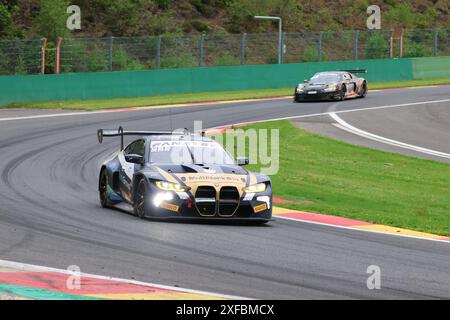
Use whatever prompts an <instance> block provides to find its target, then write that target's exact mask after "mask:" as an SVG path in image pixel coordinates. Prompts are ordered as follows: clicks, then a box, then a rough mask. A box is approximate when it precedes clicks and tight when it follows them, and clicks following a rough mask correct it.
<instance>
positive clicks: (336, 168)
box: [248, 121, 450, 236]
mask: <svg viewBox="0 0 450 320" xmlns="http://www.w3.org/2000/svg"><path fill="white" fill-rule="evenodd" d="M248 128H268V129H280V168H279V172H278V174H276V175H274V176H272V177H271V178H272V181H273V186H274V194H275V195H276V196H279V197H282V198H284V199H286V200H289V201H291V203H290V204H283V205H280V206H283V207H286V208H292V209H297V210H305V211H310V212H317V213H326V214H333V215H338V216H343V217H348V218H354V219H360V220H364V221H369V222H374V223H380V224H385V225H390V226H395V227H403V228H409V229H413V230H417V231H423V232H430V233H435V234H440V235H445V236H450V165H449V164H445V163H439V162H435V161H431V160H423V159H419V158H414V157H407V156H403V155H400V154H394V153H387V152H382V151H378V150H374V149H370V148H364V147H359V146H355V145H351V144H348V143H344V142H340V141H337V140H334V139H330V138H326V137H322V136H319V135H316V134H312V133H309V132H306V131H304V130H301V129H298V128H296V127H294V126H293V125H292V124H291V123H290V122H288V121H277V122H268V123H260V124H255V125H252V126H249V127H248ZM249 169H250V170H258V166H257V165H252V166H249Z"/></svg>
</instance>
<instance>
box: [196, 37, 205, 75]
mask: <svg viewBox="0 0 450 320" xmlns="http://www.w3.org/2000/svg"><path fill="white" fill-rule="evenodd" d="M204 58H205V34H204V33H202V36H201V37H200V57H199V59H198V66H199V67H203V64H204Z"/></svg>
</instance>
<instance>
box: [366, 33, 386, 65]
mask: <svg viewBox="0 0 450 320" xmlns="http://www.w3.org/2000/svg"><path fill="white" fill-rule="evenodd" d="M388 48H389V46H388V42H387V40H386V39H385V38H384V37H383V34H382V33H380V32H374V33H373V34H372V35H371V36H370V37H369V39H368V40H367V44H366V58H367V59H383V58H386V57H387V54H388Z"/></svg>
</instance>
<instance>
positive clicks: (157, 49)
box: [156, 35, 162, 69]
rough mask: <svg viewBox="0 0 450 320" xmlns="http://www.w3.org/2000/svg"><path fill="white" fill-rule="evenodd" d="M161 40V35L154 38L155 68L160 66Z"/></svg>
mask: <svg viewBox="0 0 450 320" xmlns="http://www.w3.org/2000/svg"><path fill="white" fill-rule="evenodd" d="M161 40H162V36H161V35H159V36H158V37H157V38H156V69H160V68H161Z"/></svg>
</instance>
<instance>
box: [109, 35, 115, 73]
mask: <svg viewBox="0 0 450 320" xmlns="http://www.w3.org/2000/svg"><path fill="white" fill-rule="evenodd" d="M113 43H114V37H110V38H109V50H108V70H109V71H113Z"/></svg>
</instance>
